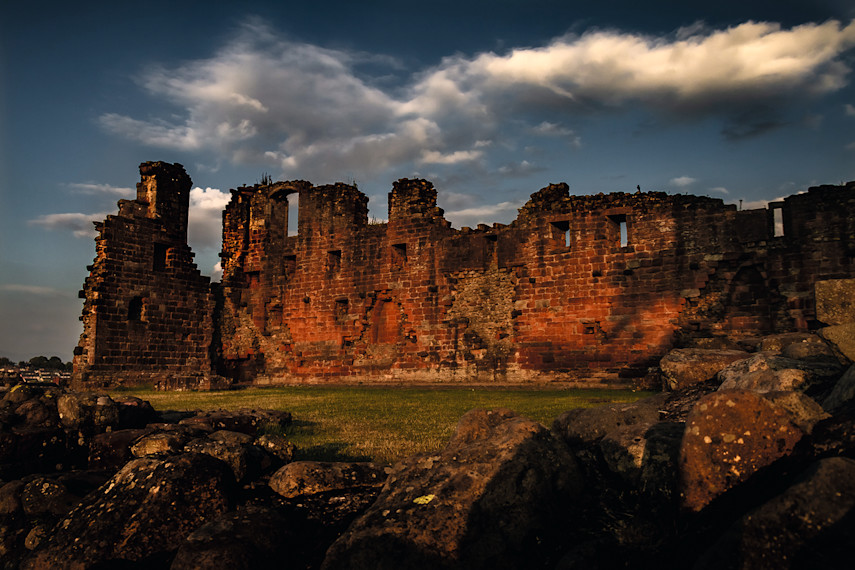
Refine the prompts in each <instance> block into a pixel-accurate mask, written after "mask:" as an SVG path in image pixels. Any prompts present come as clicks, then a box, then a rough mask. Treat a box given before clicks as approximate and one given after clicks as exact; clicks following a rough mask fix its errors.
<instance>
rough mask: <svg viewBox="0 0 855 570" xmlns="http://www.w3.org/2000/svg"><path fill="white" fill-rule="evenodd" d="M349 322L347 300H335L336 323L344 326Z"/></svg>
mask: <svg viewBox="0 0 855 570" xmlns="http://www.w3.org/2000/svg"><path fill="white" fill-rule="evenodd" d="M346 320H347V299H336V300H335V322H337V323H339V324H342V323H344V322H345V321H346Z"/></svg>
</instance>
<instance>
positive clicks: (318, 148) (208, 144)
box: [99, 20, 855, 180]
mask: <svg viewBox="0 0 855 570" xmlns="http://www.w3.org/2000/svg"><path fill="white" fill-rule="evenodd" d="M853 46H855V22H853V23H850V24H849V25H846V26H843V25H841V24H840V23H839V22H836V21H829V22H825V23H823V24H813V23H808V24H804V25H801V26H797V27H794V28H791V29H783V28H781V26H780V25H778V24H774V23H765V22H746V23H744V24H741V25H739V26H735V27H732V28H727V29H724V30H709V29H707V28H706V27H705V26H704V25H703V23H698V24H696V25H693V26H690V27H687V28H681V29H680V30H678V31H677V32H676V33H675V34H674V35H673V36H649V35H641V34H633V33H623V32H619V31H608V30H597V31H592V32H589V33H585V34H582V35H567V36H563V37H560V38H557V39H554V40H553V41H551V42H549V43H548V44H547V45H544V46H542V47H533V48H519V49H514V50H511V51H509V52H507V53H503V54H496V53H492V52H489V53H481V54H477V55H475V56H473V57H466V56H463V55H456V56H451V57H447V58H445V59H443V60H442V61H441V62H440V63H439V64H438V65H436V66H434V67H432V68H429V69H423V70H419V71H416V72H413V73H412V74H411V75H410V76H409V78H407V77H406V76H403V79H404V82H403V84H402V85H401V84H400V83H399V84H397V86H396V87H395V88H394V89H393V88H381V87H378V85H383V83H382V82H375V81H373V78H372V77H368V76H365V75H363V74H361V73H360V72H359V71H358V70H359V69H362V68H361V67H359V65H358V64H360V63H362V62H364V61H367V60H369V59H370V60H371V62H372V63H373V64H374V65H373V66H372V67H374V68H376V67H377V66H378V65H389V66H392V67H393V68H394V71H395V72H396V73H397V74H398V76H399V77H401V74H402V73H403V72H402V71H401V69H400V65H399V64H398V63H397V62H395V61H391V60H389V58H385V59H384V58H383V57H382V56H377V55H366V54H359V53H354V52H349V51H345V50H335V49H328V48H323V47H319V46H315V45H311V44H307V43H301V42H297V41H294V40H291V39H288V38H285V37H282V36H279V35H277V34H276V33H275V32H274V31H273V30H271V29H270V28H269V27H267V26H266V25H264V24H262V23H260V21H258V20H251V21H248V22H246V23H245V24H244V25H243V27H242V33H240V34H238V35H237V37H236V39H234V40H233V41H232V42H231V43H229V44H227V45H225V46H224V47H223V48H222V49H220V50H219V51H218V52H217V53H215V54H213V55H212V56H211V57H209V58H207V59H201V60H195V61H190V62H187V63H185V64H184V65H181V66H179V67H176V68H168V69H167V68H163V67H152V68H150V69H148V70H147V71H146V72H145V73H143V74H141V80H140V83H141V85H142V86H143V87H144V88H145V89H147V90H148V91H149V92H150V93H151V94H152V95H153V96H155V97H159V98H163V99H166V100H168V101H169V102H170V103H172V104H174V105H178V106H179V107H180V108H182V109H183V111H182V112H181V113H180V114H179V115H169V116H162V117H156V118H152V119H148V120H141V119H137V118H133V117H129V116H124V115H120V114H116V113H107V114H104V115H102V116H101V117H100V119H99V120H100V123H101V125H102V126H103V127H104V128H105V129H106V130H108V131H110V132H113V133H115V134H117V135H120V136H124V137H126V138H130V139H133V140H136V141H140V142H143V143H145V144H148V145H152V146H156V147H161V148H171V149H180V150H185V151H206V152H213V153H215V154H216V155H217V156H218V157H219V158H222V159H225V160H230V161H233V162H236V163H245V164H265V165H270V166H275V167H278V168H280V169H281V170H282V176H283V177H286V178H292V177H295V176H296V177H300V178H308V179H310V180H311V179H322V180H330V179H343V178H344V177H345V176H346V175H353V176H357V177H359V178H369V177H371V176H374V175H378V174H380V173H381V172H382V171H384V170H386V169H390V168H395V169H396V171H401V170H406V171H412V170H414V169H415V168H416V167H417V166H419V165H424V164H443V165H446V166H453V165H464V164H471V163H472V162H474V161H479V162H480V161H483V162H485V163H486V162H489V161H490V159H491V158H492V157H491V155H490V152H491V151H492V149H493V148H496V151H492V152H501V150H500V147H502V146H503V145H502V144H501V142H500V141H502V140H510V139H512V138H513V135H514V133H513V132H512V131H514V130H516V131H517V134H529V135H531V134H537V135H540V136H556V137H558V136H560V137H565V138H566V139H568V141H569V144H571V145H573V146H580V145H581V139H580V138H579V137H578V135H577V134H576V133H575V132H574V131H573V130H572V129H569V128H567V127H565V126H562V125H561V124H560V123H558V122H550V121H542V122H540V123H539V124H538V125H537V126H536V127H534V128H533V129H532V128H531V127H530V126H526V125H530V124H531V123H529V122H527V120H523V119H522V117H524V116H525V117H528V118H530V117H532V116H534V117H538V116H542V115H543V113H544V109H552V110H557V111H566V112H574V111H580V112H582V111H585V110H587V109H590V108H591V107H595V108H600V109H605V108H609V107H623V106H626V105H630V104H632V105H643V106H647V107H649V108H653V109H658V110H661V111H664V112H666V113H673V114H676V115H680V116H685V115H700V116H709V115H715V116H720V117H725V119H726V120H728V121H730V123H729V125H730V126H729V127H727V128H726V129H725V130H724V131H723V132H724V133H725V134H726V136H729V137H732V138H738V137H745V136H753V135H757V134H760V133H762V132H765V131H767V130H769V129H771V128H775V127H776V126H778V125H779V124H780V120H778V118H777V117H776V114H775V109H776V108H777V107H778V106H779V105H781V104H782V102H786V101H787V100H788V99H789V98H800V97H803V96H804V95H805V94H813V95H818V94H822V93H828V92H831V91H834V90H837V89H840V88H841V87H842V86H843V85H844V84H845V81H846V75H847V73H848V72H849V69H848V67H847V66H846V65H845V64H844V62H843V61H844V60H843V54H844V53H845V52H846V51H847V50H849V49H851V48H852V47H853ZM758 108H767V109H771V111H769V113H768V114H765V115H764V114H758V113H757V109H758ZM848 110H849V107H847V112H848ZM553 116H554V115H553ZM488 141H497V144H496V145H495V147H494V146H493V145H491V144H489V142H488ZM467 149H468V150H467Z"/></svg>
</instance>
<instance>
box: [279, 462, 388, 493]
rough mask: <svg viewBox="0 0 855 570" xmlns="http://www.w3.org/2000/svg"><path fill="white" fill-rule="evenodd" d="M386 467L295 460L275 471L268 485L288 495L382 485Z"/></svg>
mask: <svg viewBox="0 0 855 570" xmlns="http://www.w3.org/2000/svg"><path fill="white" fill-rule="evenodd" d="M386 475H387V473H386V470H385V469H384V468H383V467H382V466H379V465H375V464H373V463H330V462H323V461H295V462H293V463H289V464H287V465H285V466H284V467H282V468H281V469H279V470H278V471H276V473H274V474H273V475H272V476H271V477H270V481H269V482H268V485H270V488H271V489H273V490H274V491H276V492H277V493H279V494H280V495H282V496H283V497H285V498H286V499H293V498H295V497H299V496H301V495H315V494H318V493H326V492H329V491H346V490H349V489H358V488H362V487H382V486H383V483H384V482H385V481H386Z"/></svg>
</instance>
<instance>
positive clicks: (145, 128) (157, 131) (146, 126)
mask: <svg viewBox="0 0 855 570" xmlns="http://www.w3.org/2000/svg"><path fill="white" fill-rule="evenodd" d="M99 123H100V124H101V126H102V127H104V128H105V129H106V130H108V131H111V132H113V133H115V134H117V135H121V136H123V137H125V138H127V139H131V140H135V141H139V142H142V143H145V144H147V145H151V146H156V147H161V148H168V149H175V150H198V149H200V148H201V147H202V142H201V140H200V138H199V136H198V133H197V132H196V130H195V129H194V128H193V127H191V126H189V125H184V126H181V125H177V126H176V125H170V124H169V123H167V122H165V121H162V120H155V121H152V122H146V121H138V120H137V119H132V118H130V117H125V116H122V115H117V114H116V113H107V114H105V115H102V116H101V117H100V118H99Z"/></svg>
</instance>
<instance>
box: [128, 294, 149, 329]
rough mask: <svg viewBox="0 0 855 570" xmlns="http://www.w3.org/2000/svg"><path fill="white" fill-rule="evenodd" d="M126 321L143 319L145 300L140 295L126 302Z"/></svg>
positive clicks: (136, 321) (140, 320)
mask: <svg viewBox="0 0 855 570" xmlns="http://www.w3.org/2000/svg"><path fill="white" fill-rule="evenodd" d="M128 321H130V322H134V323H139V322H143V321H145V301H144V300H143V298H142V297H134V298H133V299H131V301H130V302H129V303H128Z"/></svg>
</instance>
